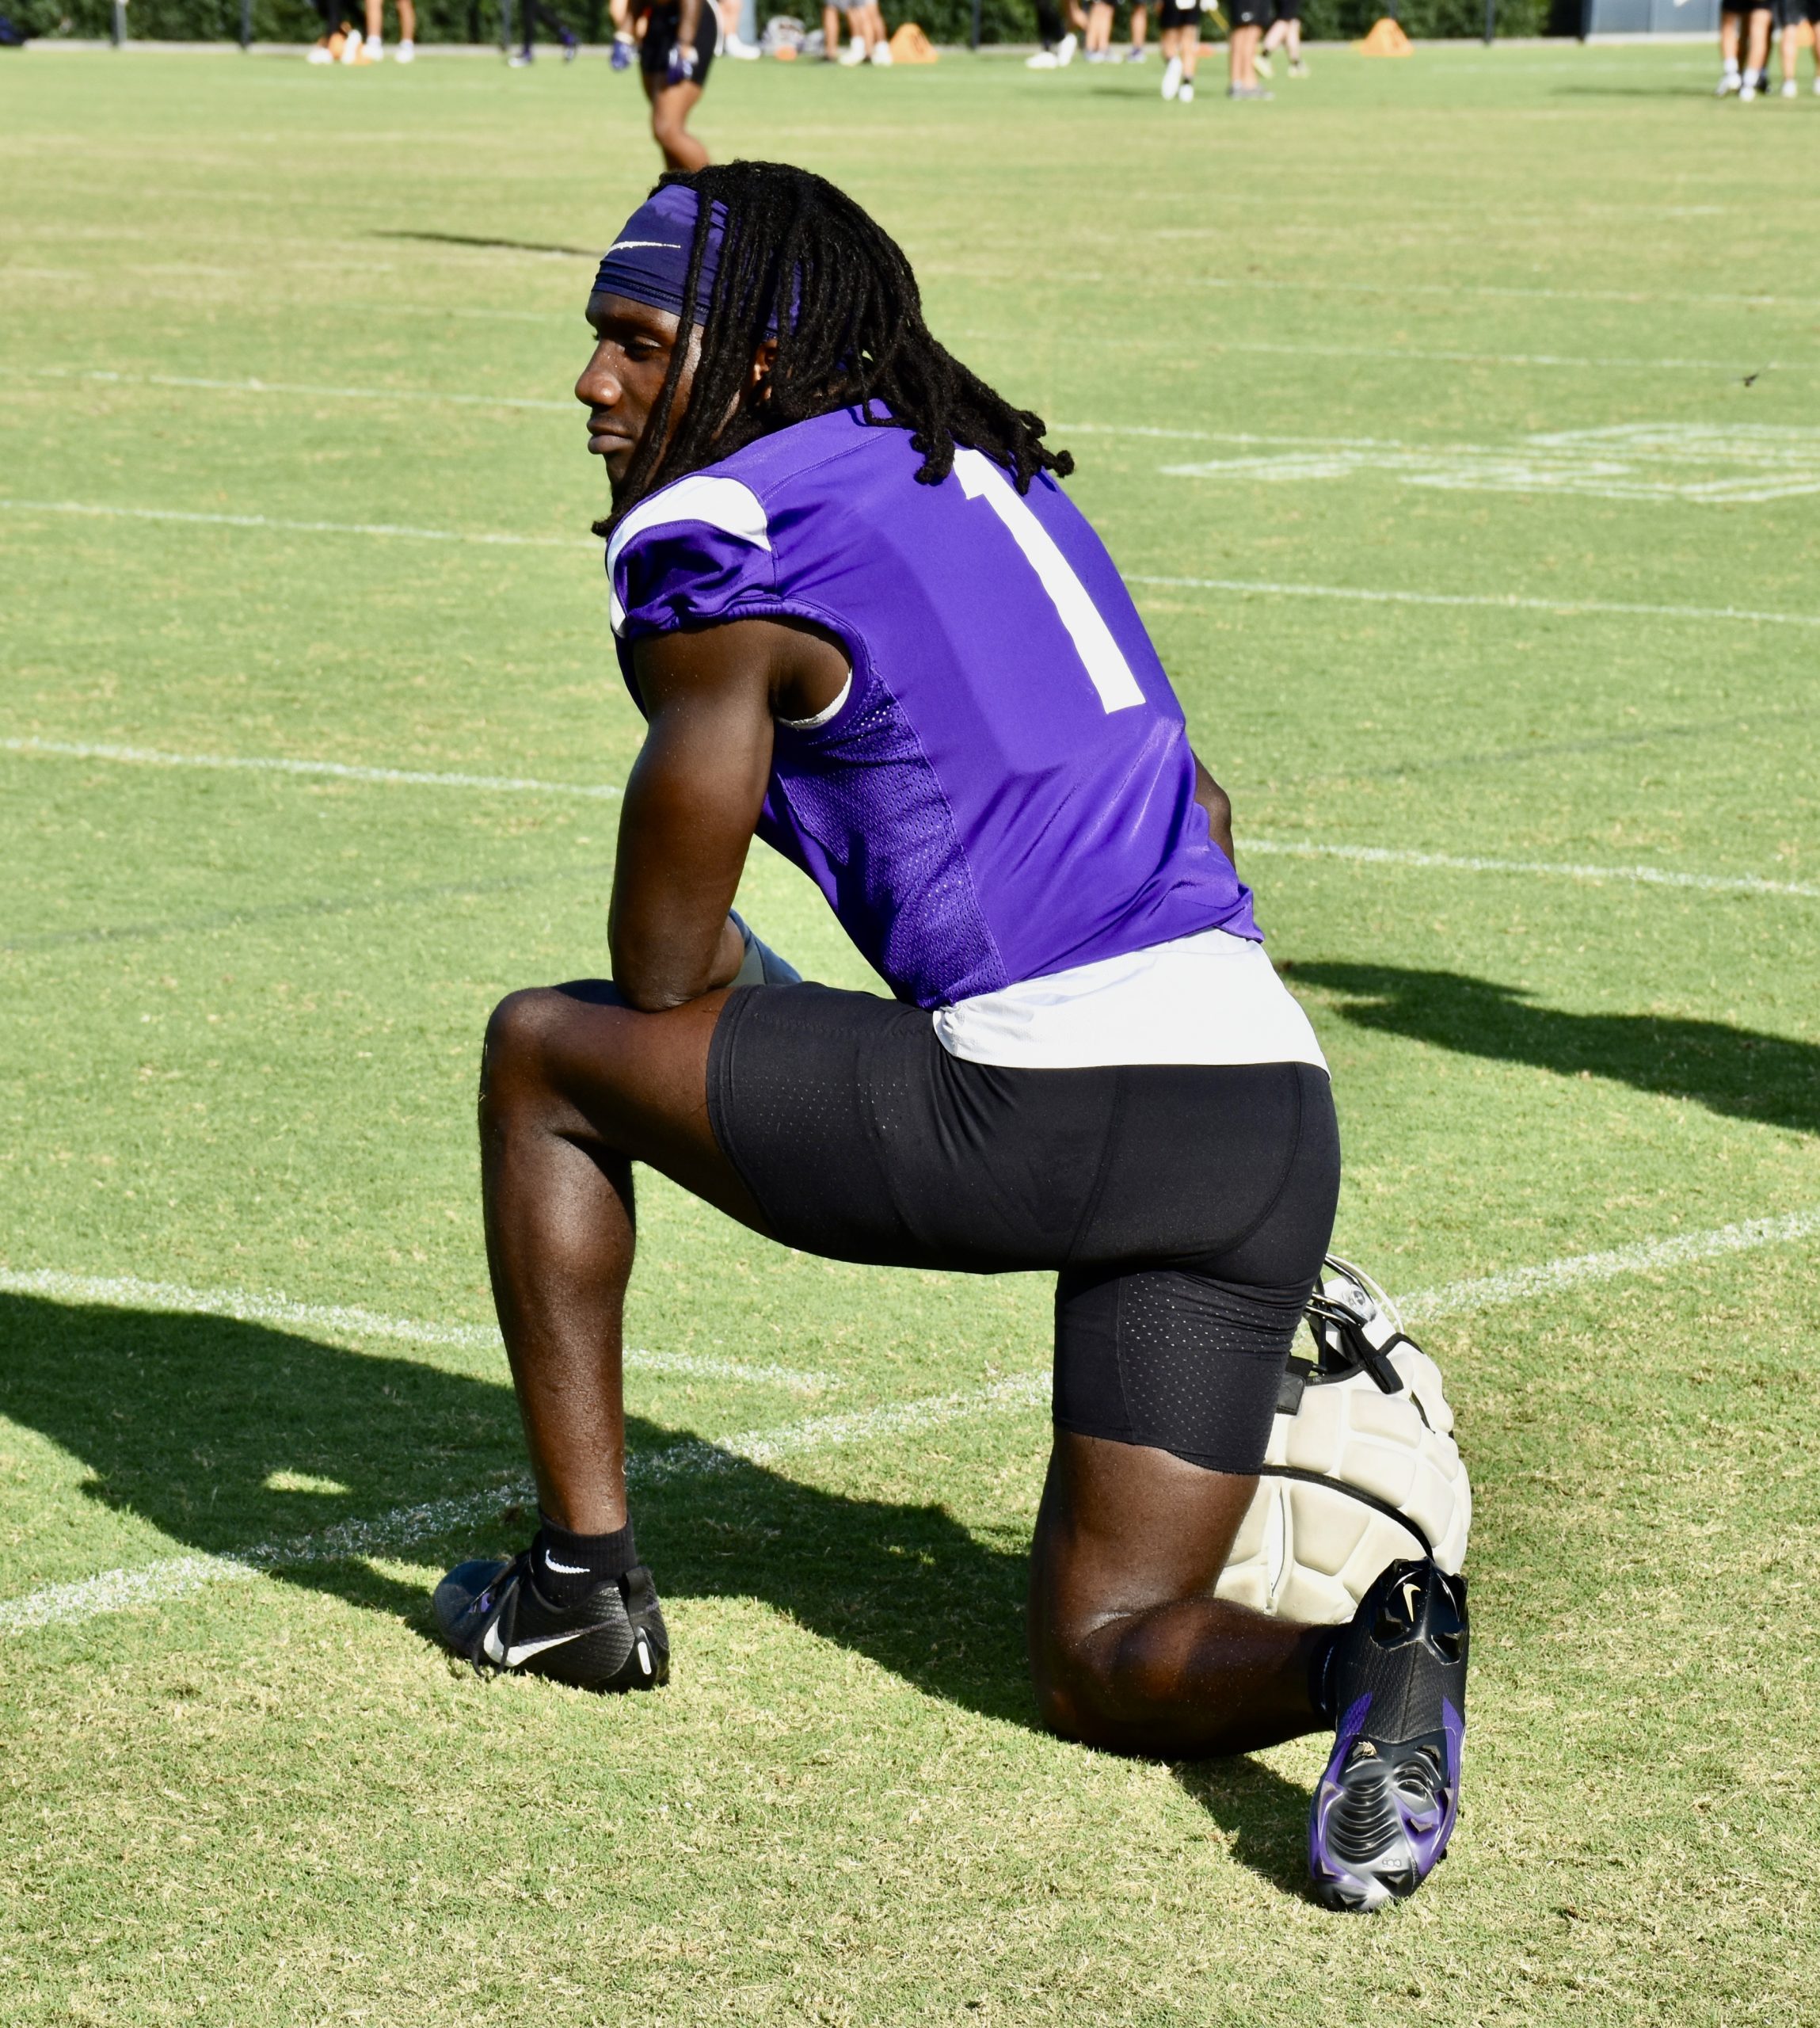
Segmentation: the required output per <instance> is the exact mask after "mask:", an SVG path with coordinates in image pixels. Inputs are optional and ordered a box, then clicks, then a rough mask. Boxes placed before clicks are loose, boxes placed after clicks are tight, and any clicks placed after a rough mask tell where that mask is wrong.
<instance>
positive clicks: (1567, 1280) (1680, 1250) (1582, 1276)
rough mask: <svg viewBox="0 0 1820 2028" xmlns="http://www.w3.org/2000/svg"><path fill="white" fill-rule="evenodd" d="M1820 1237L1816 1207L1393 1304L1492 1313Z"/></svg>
mask: <svg viewBox="0 0 1820 2028" xmlns="http://www.w3.org/2000/svg"><path fill="white" fill-rule="evenodd" d="M1816 1234H1820V1207H1816V1208H1814V1209H1813V1210H1806V1211H1791V1212H1789V1213H1788V1214H1786V1215H1785V1216H1784V1217H1782V1218H1748V1219H1746V1220H1745V1221H1744V1222H1742V1223H1741V1224H1738V1225H1735V1226H1718V1227H1717V1228H1715V1229H1713V1230H1711V1231H1709V1232H1700V1233H1677V1235H1676V1236H1675V1237H1673V1238H1672V1239H1648V1240H1639V1241H1637V1242H1636V1243H1635V1245H1632V1246H1615V1247H1612V1248H1610V1249H1609V1251H1608V1252H1602V1253H1576V1254H1570V1255H1569V1256H1567V1258H1566V1259H1564V1260H1544V1261H1543V1262H1541V1263H1540V1264H1539V1265H1537V1266H1536V1267H1533V1268H1506V1269H1505V1271H1503V1273H1502V1274H1501V1275H1481V1276H1479V1277H1478V1278H1477V1279H1475V1280H1472V1281H1468V1282H1449V1283H1445V1285H1444V1286H1443V1287H1440V1288H1437V1289H1418V1290H1415V1291H1414V1293H1413V1294H1410V1295H1407V1296H1399V1297H1398V1298H1397V1299H1396V1300H1397V1306H1398V1308H1399V1309H1401V1310H1402V1312H1403V1315H1404V1316H1405V1317H1407V1318H1408V1319H1409V1320H1410V1321H1411V1322H1412V1323H1413V1322H1414V1321H1415V1320H1416V1319H1417V1318H1418V1317H1449V1316H1458V1315H1460V1314H1461V1313H1464V1312H1466V1311H1469V1310H1476V1309H1493V1308H1494V1307H1495V1306H1498V1305H1499V1304H1501V1303H1510V1302H1531V1301H1533V1300H1535V1299H1536V1298H1540V1297H1544V1296H1551V1295H1559V1294H1560V1293H1561V1292H1562V1291H1563V1290H1566V1289H1574V1288H1580V1287H1584V1286H1585V1284H1586V1283H1589V1282H1611V1281H1616V1279H1618V1278H1619V1277H1620V1275H1651V1274H1655V1273H1657V1272H1658V1271H1662V1270H1663V1269H1665V1268H1685V1267H1686V1266H1687V1265H1688V1264H1689V1263H1690V1262H1692V1261H1696V1260H1723V1258H1724V1257H1725V1256H1727V1255H1728V1254H1733V1253H1752V1252H1755V1251H1756V1250H1757V1248H1759V1247H1765V1246H1791V1245H1795V1244H1797V1243H1798V1242H1799V1241H1802V1240H1805V1239H1812V1238H1813V1237H1815V1235H1816Z"/></svg>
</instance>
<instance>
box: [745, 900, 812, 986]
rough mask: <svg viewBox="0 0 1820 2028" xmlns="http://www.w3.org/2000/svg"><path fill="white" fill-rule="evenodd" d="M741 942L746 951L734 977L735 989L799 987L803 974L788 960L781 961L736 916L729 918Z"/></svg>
mask: <svg viewBox="0 0 1820 2028" xmlns="http://www.w3.org/2000/svg"><path fill="white" fill-rule="evenodd" d="M729 921H731V922H732V924H733V927H734V928H735V929H737V931H738V932H739V933H740V936H741V939H742V940H744V945H745V949H744V953H743V954H742V955H741V963H740V968H739V970H738V971H737V972H736V973H735V974H734V975H733V981H732V983H733V985H801V983H802V974H801V972H799V971H798V970H797V969H796V967H795V966H794V965H793V964H792V963H790V960H789V959H787V958H780V957H779V955H777V953H776V952H775V951H774V950H772V948H771V946H770V945H769V944H768V943H761V942H760V940H759V939H758V938H757V937H756V936H753V935H752V930H751V928H750V927H749V926H748V924H747V923H746V922H745V921H744V919H743V918H742V917H741V916H740V915H739V914H738V913H737V912H736V913H734V914H733V915H732V916H731V917H729Z"/></svg>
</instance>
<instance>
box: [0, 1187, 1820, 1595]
mask: <svg viewBox="0 0 1820 2028" xmlns="http://www.w3.org/2000/svg"><path fill="white" fill-rule="evenodd" d="M1817 1235H1820V1207H1815V1208H1814V1209H1810V1210H1804V1211H1796V1212H1791V1213H1789V1214H1787V1215H1785V1216H1784V1217H1781V1218H1753V1219H1750V1220H1747V1221H1746V1222H1743V1223H1741V1224H1738V1225H1731V1226H1719V1227H1718V1228H1716V1229H1713V1230H1711V1231H1707V1232H1699V1233H1680V1234H1677V1235H1676V1236H1675V1237H1672V1238H1669V1239H1658V1240H1644V1241H1639V1242H1638V1243H1636V1244H1635V1245H1631V1246H1620V1247H1613V1248H1609V1249H1608V1250H1605V1251H1604V1252H1597V1253H1582V1254H1573V1255H1569V1256H1566V1257H1565V1258H1563V1259H1561V1260H1549V1261H1544V1262H1542V1263H1541V1264H1540V1265H1537V1266H1535V1267H1529V1268H1508V1269H1506V1270H1505V1271H1504V1272H1502V1274H1497V1275H1482V1276H1479V1277H1477V1278H1475V1279H1472V1280H1468V1281H1461V1282H1450V1283H1446V1284H1445V1285H1444V1286H1442V1287H1439V1288H1434V1289H1420V1290H1415V1291H1414V1293H1412V1294H1408V1295H1406V1296H1403V1297H1400V1298H1398V1302H1399V1307H1400V1308H1401V1309H1402V1310H1403V1314H1404V1315H1405V1317H1407V1318H1408V1319H1409V1320H1410V1321H1411V1322H1412V1323H1413V1322H1414V1321H1417V1320H1418V1319H1422V1318H1426V1317H1445V1316H1450V1315H1453V1316H1457V1315H1460V1314H1464V1313H1469V1312H1472V1311H1475V1310H1480V1309H1491V1308H1494V1307H1496V1306H1500V1305H1502V1304H1507V1303H1513V1302H1526V1301H1534V1300H1540V1299H1543V1298H1547V1297H1548V1296H1551V1295H1555V1294H1560V1293H1562V1292H1563V1291H1564V1290H1570V1289H1574V1288H1579V1287H1586V1285H1588V1284H1590V1283H1599V1282H1609V1281H1614V1280H1616V1279H1619V1278H1620V1277H1621V1276H1624V1275H1649V1274H1653V1273H1656V1272H1658V1271H1663V1270H1667V1269H1673V1268H1681V1267H1685V1266H1687V1265H1689V1264H1691V1263H1693V1262H1697V1261H1702V1260H1721V1259H1723V1258H1726V1257H1727V1256H1731V1255H1734V1254H1738V1253H1748V1252H1754V1251H1756V1250H1757V1249H1758V1248H1762V1247H1766V1246H1786V1245H1795V1244H1798V1243H1799V1242H1800V1241H1803V1240H1807V1239H1811V1238H1814V1237H1815V1236H1817ZM21 1279H26V1278H21V1277H17V1276H14V1277H12V1278H10V1279H9V1281H8V1282H7V1283H6V1286H8V1287H13V1286H17V1284H18V1283H19V1282H20V1281H21ZM51 1279H53V1280H55V1282H57V1283H59V1286H61V1287H64V1288H67V1290H70V1293H68V1294H63V1295H60V1296H59V1297H58V1298H57V1299H59V1300H63V1301H68V1302H85V1301H94V1300H96V1299H97V1298H95V1297H93V1295H92V1294H81V1293H76V1291H80V1290H93V1289H94V1288H97V1287H105V1288H112V1289H124V1288H125V1287H129V1286H131V1287H138V1288H158V1287H163V1286H166V1285H161V1284H157V1283H132V1284H128V1283H120V1282H109V1283H97V1282H95V1281H93V1280H92V1279H89V1278H87V1277H83V1276H76V1275H66V1276H62V1277H55V1278H51ZM32 1292H34V1293H38V1294H55V1293H56V1291H55V1290H54V1289H53V1288H52V1287H50V1286H48V1285H47V1283H44V1282H40V1283H36V1284H35V1286H34V1289H33V1291H32ZM217 1293H219V1292H217ZM235 1299H236V1300H237V1301H240V1302H259V1301H261V1300H265V1299H262V1298H239V1297H238V1296H237V1297H236V1298H235ZM269 1300H271V1301H272V1302H283V1299H282V1298H271V1299H269ZM303 1307H304V1306H300V1305H291V1304H285V1305H284V1309H285V1312H286V1316H287V1321H299V1320H298V1319H297V1318H296V1317H295V1311H297V1310H298V1309H302V1308H303ZM241 1313H242V1312H241V1311H238V1310H237V1311H234V1312H232V1314H237V1315H238V1314H241ZM323 1314H324V1315H332V1316H334V1317H337V1318H341V1319H348V1318H353V1317H363V1318H366V1317H369V1313H367V1312H364V1311H359V1310H341V1309H336V1310H330V1311H326V1312H324V1313H323ZM369 1321H370V1324H371V1325H390V1326H391V1327H393V1328H392V1329H391V1331H390V1335H392V1336H402V1335H404V1333H405V1332H406V1331H407V1330H408V1331H410V1332H424V1333H428V1332H432V1331H434V1330H436V1328H438V1327H436V1326H433V1325H407V1324H406V1323H405V1321H403V1320H399V1319H387V1318H376V1317H374V1318H370V1319H369ZM337 1328H347V1327H346V1326H345V1325H342V1326H340V1327H337ZM461 1328H468V1327H461ZM425 1342H429V1343H436V1342H442V1341H439V1340H436V1339H434V1338H426V1339H425ZM1048 1394H1049V1374H1047V1373H1046V1372H1044V1373H1026V1374H1013V1375H1011V1377H1010V1378H1007V1379H1004V1380H1000V1381H996V1382H993V1384H992V1386H988V1387H982V1388H976V1389H969V1390H968V1391H966V1392H965V1393H952V1394H936V1395H926V1396H924V1397H922V1398H921V1399H920V1400H917V1401H896V1402H887V1403H885V1405H882V1406H881V1407H879V1408H876V1409H859V1410H856V1411H854V1412H851V1413H849V1414H846V1415H835V1416H806V1417H805V1418H803V1419H802V1420H799V1421H797V1422H792V1423H785V1424H782V1425H781V1426H779V1427H777V1428H771V1429H764V1430H752V1431H747V1432H746V1433H745V1434H744V1435H738V1436H730V1437H726V1438H723V1439H722V1440H721V1441H720V1442H718V1443H708V1442H706V1441H704V1440H703V1439H700V1438H698V1437H689V1438H685V1439H683V1441H682V1442H681V1443H674V1444H671V1445H668V1446H667V1447H665V1448H664V1449H663V1450H655V1451H650V1452H647V1453H645V1454H640V1455H635V1456H634V1457H632V1458H630V1459H628V1461H627V1473H628V1476H629V1477H630V1479H631V1481H632V1482H633V1483H634V1485H653V1484H656V1483H657V1482H659V1481H663V1480H666V1479H674V1478H683V1477H701V1476H702V1475H705V1474H708V1473H719V1472H727V1471H732V1470H736V1469H737V1466H740V1465H741V1464H742V1463H745V1464H752V1465H758V1466H770V1465H773V1464H775V1463H778V1462H781V1461H782V1460H783V1459H785V1458H793V1457H799V1456H801V1455H803V1454H806V1453H809V1452H813V1451H819V1450H832V1449H836V1448H839V1447H845V1446H847V1445H854V1444H863V1443H876V1442H878V1441H879V1440H880V1439H884V1438H889V1437H908V1436H912V1435H921V1434H923V1433H924V1432H926V1431H929V1430H932V1429H938V1428H941V1427H942V1425H943V1424H947V1423H954V1422H961V1421H965V1420H970V1419H971V1418H973V1417H974V1416H982V1415H1007V1414H1015V1413H1018V1412H1022V1411H1026V1410H1029V1409H1035V1408H1038V1407H1039V1406H1040V1405H1041V1404H1042V1403H1043V1402H1044V1401H1045V1400H1046V1399H1047V1398H1048ZM530 1497H531V1489H530V1488H529V1487H528V1486H527V1485H520V1484H508V1485H497V1486H493V1487H491V1488H489V1489H485V1490H484V1491H481V1492H470V1493H466V1494H463V1495H460V1496H457V1497H455V1498H454V1499H450V1500H434V1501H430V1502H428V1503H426V1504H421V1505H418V1506H415V1507H401V1508H394V1509H393V1510H392V1511H390V1513H388V1514H383V1515H378V1516H376V1517H375V1518H374V1519H371V1520H366V1521H363V1520H349V1521H343V1522H338V1523H335V1524H334V1525H333V1527H328V1528H325V1529H323V1530H322V1531H320V1532H318V1533H317V1534H311V1535H306V1536H303V1537H300V1538H298V1539H296V1540H295V1541H293V1542H286V1543H270V1542H265V1543H255V1544H253V1545H251V1546H249V1547H248V1548H246V1549H244V1550H238V1551H236V1552H235V1553H234V1554H232V1555H230V1556H196V1555H192V1556H182V1557H164V1558H162V1559H160V1560H159V1561H157V1562H154V1563H150V1564H144V1565H139V1566H138V1567H136V1568H135V1569H120V1570H109V1571H104V1572H101V1574H100V1575H99V1576H95V1577H88V1578H83V1579H81V1580H78V1581H77V1582H75V1583H73V1584H48V1585H45V1586H43V1587H42V1588H40V1589H39V1590H37V1591H36V1592H27V1593H26V1594H25V1595H24V1596H22V1597H21V1598H17V1599H6V1600H4V1601H0V1633H17V1632H23V1631H25V1630H27V1629H29V1628H32V1627H43V1626H70V1625H72V1624H74V1623H76V1622H79V1621H82V1620H89V1619H94V1618H99V1617H101V1615H103V1614H109V1613H116V1612H120V1611H124V1610H126V1609H127V1608H128V1607H134V1606H146V1605H158V1604H163V1603H166V1602H168V1601H169V1600H171V1599H180V1598H184V1597H186V1596H188V1595H189V1594H190V1593H192V1592H197V1591H200V1590H201V1589H202V1588H203V1587H204V1586H205V1585H208V1584H217V1583H219V1582H222V1581H223V1580H237V1579H243V1578H246V1577H249V1576H255V1575H257V1573H259V1572H261V1571H265V1570H271V1569H281V1568H287V1567H291V1568H295V1567H297V1566H299V1565H310V1564H314V1563H324V1562H329V1561H336V1560H338V1559H340V1558H343V1557H365V1556H383V1555H396V1554H397V1553H398V1552H400V1551H401V1550H406V1549H408V1548H409V1547H410V1546H412V1545H413V1543H417V1542H426V1541H429V1540H432V1539H434V1538H440V1537H442V1536H444V1535H447V1534H449V1533H451V1531H454V1530H456V1529H459V1528H463V1527H470V1526H479V1525H481V1524H483V1523H487V1522H489V1521H491V1520H492V1519H493V1518H494V1517H495V1516H496V1515H497V1513H498V1511H499V1509H500V1508H501V1506H504V1505H507V1504H512V1503H515V1502H517V1503H522V1502H524V1501H525V1500H528V1499H529V1498H530Z"/></svg>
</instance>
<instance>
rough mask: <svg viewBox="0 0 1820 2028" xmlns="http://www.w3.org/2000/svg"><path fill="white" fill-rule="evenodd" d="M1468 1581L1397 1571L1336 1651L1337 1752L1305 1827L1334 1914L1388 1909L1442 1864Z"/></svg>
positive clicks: (1429, 1566) (1320, 1891) (1318, 1888)
mask: <svg viewBox="0 0 1820 2028" xmlns="http://www.w3.org/2000/svg"><path fill="white" fill-rule="evenodd" d="M1467 1638H1468V1632H1467V1619H1466V1580H1465V1579H1464V1577H1449V1576H1447V1575H1446V1573H1445V1572H1443V1571H1441V1569H1437V1567H1436V1565H1434V1564H1433V1563H1431V1562H1430V1561H1427V1560H1426V1558H1425V1559H1423V1560H1422V1561H1419V1562H1408V1563H1393V1564H1392V1565H1391V1566H1390V1567H1389V1569H1388V1570H1386V1571H1385V1572H1384V1573H1383V1575H1382V1576H1380V1577H1379V1579H1378V1580H1377V1582H1376V1584H1373V1586H1372V1588H1371V1589H1370V1590H1369V1592H1366V1594H1365V1596H1364V1598H1362V1599H1361V1600H1360V1601H1359V1607H1358V1611H1357V1612H1356V1613H1354V1615H1353V1617H1352V1619H1351V1621H1350V1622H1349V1623H1348V1624H1347V1625H1346V1626H1344V1627H1342V1629H1341V1630H1340V1631H1339V1633H1338V1635H1337V1636H1336V1637H1335V1641H1334V1645H1333V1647H1332V1649H1331V1651H1330V1652H1329V1656H1328V1661H1327V1681H1326V1694H1325V1698H1324V1702H1325V1703H1326V1705H1327V1709H1328V1710H1330V1711H1331V1713H1332V1714H1333V1715H1334V1719H1335V1725H1336V1728H1337V1731H1336V1736H1335V1740H1334V1750H1333V1753H1332V1755H1331V1757H1330V1758H1329V1759H1328V1762H1327V1770H1326V1772H1325V1773H1324V1774H1323V1775H1322V1777H1321V1780H1320V1786H1319V1787H1318V1788H1317V1789H1316V1791H1315V1802H1314V1809H1313V1811H1312V1813H1311V1815H1310V1816H1309V1819H1308V1871H1309V1874H1310V1876H1311V1877H1312V1881H1313V1883H1314V1889H1315V1893H1316V1896H1318V1897H1319V1899H1320V1900H1323V1901H1324V1902H1325V1903H1326V1904H1327V1906H1328V1907H1329V1908H1348V1909H1357V1910H1365V1909H1370V1908H1382V1907H1383V1906H1384V1903H1385V1902H1387V1901H1388V1900H1392V1899H1395V1900H1402V1899H1403V1897H1404V1896H1407V1895H1411V1894H1413V1893H1414V1892H1415V1890H1416V1889H1417V1888H1418V1887H1419V1886H1420V1885H1421V1884H1422V1881H1424V1880H1426V1878H1427V1877H1428V1876H1429V1874H1430V1873H1432V1872H1433V1871H1434V1868H1435V1867H1436V1866H1437V1865H1438V1864H1439V1863H1440V1862H1441V1858H1442V1857H1443V1855H1445V1852H1446V1851H1447V1841H1448V1839H1449V1838H1450V1837H1452V1836H1453V1824H1454V1819H1455V1817H1456V1816H1457V1815H1458V1813H1459V1809H1460V1752H1461V1748H1462V1747H1463V1746H1464V1742H1465V1738H1466V1649H1467Z"/></svg>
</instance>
